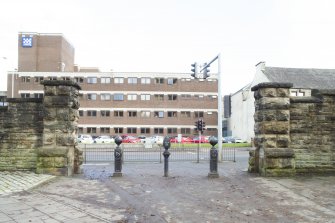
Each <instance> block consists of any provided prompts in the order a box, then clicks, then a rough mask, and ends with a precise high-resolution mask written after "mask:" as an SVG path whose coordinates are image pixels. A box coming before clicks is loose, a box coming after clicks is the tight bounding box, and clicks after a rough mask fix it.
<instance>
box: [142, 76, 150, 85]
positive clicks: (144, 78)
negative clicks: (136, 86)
mask: <svg viewBox="0 0 335 223" xmlns="http://www.w3.org/2000/svg"><path fill="white" fill-rule="evenodd" d="M141 84H151V78H150V77H142V78H141Z"/></svg>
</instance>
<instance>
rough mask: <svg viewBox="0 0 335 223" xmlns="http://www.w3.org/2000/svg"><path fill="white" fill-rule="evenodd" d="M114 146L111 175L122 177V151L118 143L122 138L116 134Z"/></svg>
mask: <svg viewBox="0 0 335 223" xmlns="http://www.w3.org/2000/svg"><path fill="white" fill-rule="evenodd" d="M115 143H116V145H117V146H116V148H115V150H114V173H113V177H122V158H123V157H122V156H123V152H122V149H121V148H120V145H121V143H122V138H121V137H120V136H117V137H116V138H115Z"/></svg>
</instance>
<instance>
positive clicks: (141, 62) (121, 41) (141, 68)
mask: <svg viewBox="0 0 335 223" xmlns="http://www.w3.org/2000/svg"><path fill="white" fill-rule="evenodd" d="M334 9H335V1H333V0H57V1H49V0H30V1H26V0H25V1H23V0H10V1H1V3H0V28H1V31H0V40H1V44H0V71H1V75H2V76H3V78H2V80H3V81H1V83H0V90H6V84H5V83H6V81H5V77H6V75H5V74H6V72H5V71H6V70H12V69H13V68H15V67H17V35H18V32H38V33H63V34H64V36H65V37H66V38H67V39H68V41H69V42H71V43H72V45H73V46H74V48H75V63H77V64H79V65H80V66H97V67H100V68H101V69H102V70H105V71H107V70H111V69H113V70H114V71H120V72H132V71H133V72H186V73H188V72H190V69H191V63H193V62H200V63H203V62H207V61H210V60H211V59H212V58H214V57H215V56H216V55H217V54H218V53H221V57H222V61H221V64H222V66H221V71H222V77H223V93H224V94H229V93H234V92H235V91H237V90H239V89H240V88H242V87H243V86H245V85H246V84H248V83H249V82H250V81H251V80H252V78H253V76H254V74H255V65H256V64H257V63H258V62H260V61H265V62H266V65H267V66H278V67H299V68H302V67H305V68H329V69H334V68H335V13H334ZM3 57H6V58H7V59H3ZM211 71H214V72H216V71H217V64H213V65H212V67H211Z"/></svg>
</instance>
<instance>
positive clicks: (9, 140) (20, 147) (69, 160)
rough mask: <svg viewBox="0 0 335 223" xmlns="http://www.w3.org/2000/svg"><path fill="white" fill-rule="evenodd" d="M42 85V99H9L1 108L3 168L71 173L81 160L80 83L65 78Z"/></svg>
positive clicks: (1, 162) (0, 145)
mask: <svg viewBox="0 0 335 223" xmlns="http://www.w3.org/2000/svg"><path fill="white" fill-rule="evenodd" d="M41 84H43V85H44V98H43V99H34V98H19V99H17V98H13V99H12V98H9V99H8V103H9V105H8V107H4V108H1V109H0V127H1V130H0V157H1V158H0V171H1V170H13V171H14V170H30V171H34V172H36V173H45V174H52V175H63V176H70V175H72V174H73V173H78V171H79V166H80V164H81V162H82V154H81V152H80V151H79V149H78V146H77V142H76V138H77V126H78V119H79V114H78V108H79V101H78V97H79V90H80V86H79V85H78V84H77V83H75V82H73V81H62V80H45V81H42V82H41Z"/></svg>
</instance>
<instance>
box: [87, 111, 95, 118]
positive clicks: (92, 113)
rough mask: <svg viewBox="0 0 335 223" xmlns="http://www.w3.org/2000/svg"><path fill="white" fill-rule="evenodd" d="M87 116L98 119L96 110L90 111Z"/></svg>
mask: <svg viewBox="0 0 335 223" xmlns="http://www.w3.org/2000/svg"><path fill="white" fill-rule="evenodd" d="M87 116H91V117H96V116H97V111H95V110H88V111H87Z"/></svg>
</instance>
